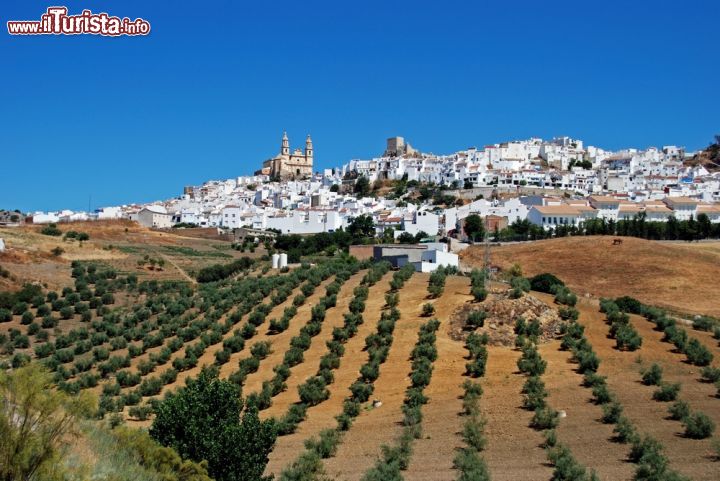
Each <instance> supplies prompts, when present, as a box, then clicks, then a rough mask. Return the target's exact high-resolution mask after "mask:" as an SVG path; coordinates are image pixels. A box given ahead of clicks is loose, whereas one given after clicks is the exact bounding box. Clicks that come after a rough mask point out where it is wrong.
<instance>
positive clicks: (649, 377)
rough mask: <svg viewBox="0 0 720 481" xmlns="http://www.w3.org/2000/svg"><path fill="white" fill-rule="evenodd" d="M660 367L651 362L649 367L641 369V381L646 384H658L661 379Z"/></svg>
mask: <svg viewBox="0 0 720 481" xmlns="http://www.w3.org/2000/svg"><path fill="white" fill-rule="evenodd" d="M662 373H663V372H662V367H660V366H659V365H658V364H657V363H653V365H652V366H650V368H649V369H647V370H646V371H643V373H642V382H643V384H645V385H646V386H658V385H659V384H660V382H661V381H662Z"/></svg>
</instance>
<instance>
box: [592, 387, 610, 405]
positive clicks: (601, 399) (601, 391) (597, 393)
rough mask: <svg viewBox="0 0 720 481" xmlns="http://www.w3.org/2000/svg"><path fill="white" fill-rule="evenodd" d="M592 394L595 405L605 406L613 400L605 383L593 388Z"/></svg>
mask: <svg viewBox="0 0 720 481" xmlns="http://www.w3.org/2000/svg"><path fill="white" fill-rule="evenodd" d="M592 394H593V397H594V398H595V399H594V401H595V404H607V403H609V402H611V401H612V400H613V397H612V394H611V393H610V390H609V389H608V387H607V384H605V383H603V384H598V385H597V386H595V387H594V388H593V389H592Z"/></svg>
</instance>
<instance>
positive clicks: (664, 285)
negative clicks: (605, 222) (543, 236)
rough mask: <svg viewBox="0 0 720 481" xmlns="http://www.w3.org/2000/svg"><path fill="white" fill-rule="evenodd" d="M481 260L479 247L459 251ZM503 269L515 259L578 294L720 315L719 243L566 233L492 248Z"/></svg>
mask: <svg viewBox="0 0 720 481" xmlns="http://www.w3.org/2000/svg"><path fill="white" fill-rule="evenodd" d="M461 258H462V261H463V262H464V263H465V264H467V265H470V266H480V265H482V259H483V249H482V247H481V246H472V247H470V248H468V249H467V250H466V251H464V252H463V253H462V254H461ZM491 261H492V262H493V263H494V264H497V265H498V266H500V267H501V268H502V269H507V268H509V267H510V266H511V265H512V264H514V263H518V264H520V266H521V267H522V269H523V272H524V274H525V275H526V276H532V275H535V274H539V273H542V272H552V273H553V274H555V275H557V276H558V277H559V278H560V279H562V280H563V281H565V282H566V283H567V284H568V285H569V286H570V287H571V288H572V289H573V290H575V291H576V292H578V294H580V295H584V294H587V293H589V294H591V295H592V296H596V297H600V296H605V297H609V296H613V297H615V296H621V295H629V296H633V297H637V298H638V299H640V300H641V301H643V302H645V303H648V304H654V305H658V306H663V307H666V308H670V309H675V310H679V311H683V312H689V313H696V314H709V315H714V316H718V315H720V305H718V303H717V301H716V297H715V296H716V293H717V276H718V275H719V274H720V243H719V242H708V243H700V244H684V243H683V244H681V243H667V242H655V241H647V240H644V239H636V238H631V237H624V238H623V243H622V244H621V245H613V238H611V237H603V236H589V237H568V238H561V239H550V240H544V241H537V242H529V243H525V244H513V245H505V246H500V247H495V248H493V249H492V253H491Z"/></svg>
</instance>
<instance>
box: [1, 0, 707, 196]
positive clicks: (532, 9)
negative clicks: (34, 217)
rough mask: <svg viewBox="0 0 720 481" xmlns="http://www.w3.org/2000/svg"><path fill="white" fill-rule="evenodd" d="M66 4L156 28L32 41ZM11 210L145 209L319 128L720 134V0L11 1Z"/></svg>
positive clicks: (323, 143) (6, 181) (339, 139)
mask: <svg viewBox="0 0 720 481" xmlns="http://www.w3.org/2000/svg"><path fill="white" fill-rule="evenodd" d="M55 4H60V5H63V4H64V5H67V6H68V8H69V9H70V13H80V11H81V10H82V9H83V8H90V9H92V10H93V11H94V12H102V11H105V12H108V13H109V14H112V15H117V16H120V17H124V16H127V17H130V18H132V19H134V18H136V17H143V18H145V19H147V20H148V21H150V23H151V25H152V33H151V34H150V35H149V36H147V37H130V38H128V37H123V38H105V37H98V36H91V35H82V36H38V37H30V36H18V37H11V36H10V35H8V34H7V29H6V27H5V22H6V21H7V20H26V19H30V20H34V19H39V17H40V15H41V14H42V13H43V12H44V11H45V9H46V8H47V7H48V6H50V5H55ZM0 12H2V32H0V59H1V62H2V63H1V67H0V68H1V69H2V74H0V96H1V101H2V104H1V105H2V106H1V107H0V112H1V115H0V165H1V166H2V171H1V173H0V208H13V209H14V208H19V209H23V210H35V209H41V210H48V209H60V208H71V209H84V208H87V205H88V197H89V196H90V195H92V204H93V207H98V206H103V205H117V204H121V203H130V202H134V201H137V202H144V201H152V200H155V199H163V198H169V197H173V196H177V195H179V194H180V193H181V190H182V187H183V185H187V184H199V183H201V182H203V181H204V180H208V179H222V178H229V177H234V176H237V175H243V174H249V173H251V172H252V171H253V170H255V169H256V168H258V166H259V165H260V163H261V162H262V161H263V160H264V159H266V158H268V157H270V156H272V155H274V154H275V153H276V152H277V151H278V149H279V142H280V137H281V134H282V131H283V130H284V129H285V130H287V131H288V134H289V136H290V140H291V145H292V146H293V147H294V146H301V144H302V142H303V140H304V138H305V135H306V134H307V133H311V134H312V136H313V140H314V143H315V152H316V159H317V160H316V167H318V168H322V167H332V166H336V165H340V164H342V163H344V162H346V161H348V160H349V159H352V158H369V157H370V156H373V155H377V154H380V153H381V152H382V151H383V148H384V142H385V139H386V138H387V137H389V136H393V135H402V136H404V137H405V138H406V139H408V140H409V141H410V142H411V143H412V144H413V145H414V146H415V147H417V148H419V149H421V150H423V151H431V152H436V153H449V152H453V151H455V150H459V149H463V148H466V147H468V146H471V145H477V146H481V145H484V144H487V143H493V142H500V141H504V140H511V139H519V138H527V137H530V136H542V137H545V138H550V137H552V136H556V135H570V136H575V137H579V138H582V139H584V140H585V141H586V142H588V143H591V144H593V145H598V146H601V147H606V148H612V149H615V148H622V147H630V146H632V147H639V148H644V147H647V146H650V145H658V146H659V145H663V144H679V145H684V146H686V147H687V148H688V149H691V150H692V149H698V148H701V147H704V146H706V145H707V144H708V143H709V141H710V140H711V139H712V136H713V134H716V133H719V131H720V122H719V121H718V112H720V95H719V94H720V83H719V82H720V81H719V80H718V79H719V78H720V66H719V65H720V62H718V51H719V50H718V47H719V46H720V40H718V21H719V19H720V2H717V1H715V0H707V1H676V2H666V1H652V2H650V1H637V2H636V1H632V2H630V1H627V0H625V1H622V2H615V1H595V2H586V1H580V2H578V1H566V2H555V1H544V2H538V1H502V2H500V1H495V2H478V1H470V0H467V1H452V0H444V1H433V2H424V1H417V0H416V1H406V2H397V1H392V0H385V1H375V0H369V1H368V0H366V1H362V2H352V4H351V2H345V1H337V0H335V1H332V2H329V1H311V0H307V1H293V2H280V1H274V2H265V1H262V2H231V1H202V2H192V3H191V2H182V1H156V0H152V1H150V0H143V1H139V0H123V1H116V2H108V1H94V0H86V1H84V2H78V1H69V2H54V1H50V2H38V1H35V0H10V1H8V0H5V1H3V2H2V6H0Z"/></svg>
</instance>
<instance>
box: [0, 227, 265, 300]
mask: <svg viewBox="0 0 720 481" xmlns="http://www.w3.org/2000/svg"><path fill="white" fill-rule="evenodd" d="M42 227H43V226H39V225H27V226H23V227H18V228H0V238H3V239H5V242H6V245H7V251H6V252H5V253H3V254H0V265H2V266H3V267H4V268H5V269H7V270H8V271H9V272H10V273H11V274H12V277H11V278H9V279H6V278H2V279H1V280H0V288H1V289H3V290H13V289H17V288H18V287H19V286H20V285H22V284H23V283H24V282H38V283H40V284H43V285H46V286H47V287H48V288H50V289H55V290H57V289H60V288H62V287H64V286H67V285H70V284H71V283H72V279H71V278H70V263H71V262H72V261H74V260H83V261H86V260H93V261H98V262H102V263H104V264H107V265H109V266H112V267H114V268H115V269H117V270H118V271H120V272H126V273H135V274H137V275H138V276H139V277H140V278H141V280H142V279H157V280H183V281H186V280H188V276H189V275H190V276H191V275H192V273H194V272H197V271H198V270H199V269H201V268H203V267H206V266H208V265H211V264H216V263H224V262H231V261H232V260H233V259H236V258H239V257H242V256H249V257H259V256H261V255H262V254H263V253H264V252H265V251H264V249H263V248H262V247H260V248H258V249H257V250H256V251H255V253H249V252H246V253H241V252H238V251H235V250H232V249H231V248H230V242H228V241H223V240H216V239H206V238H201V237H185V236H183V235H182V232H178V233H175V232H160V231H154V230H151V229H147V228H145V227H142V226H140V225H139V224H137V223H135V222H130V221H119V220H118V221H96V222H72V223H63V224H58V227H59V228H60V230H61V231H62V232H68V231H71V230H74V231H77V232H86V233H88V234H89V235H90V240H89V241H85V242H82V243H80V242H78V241H75V240H63V238H62V237H52V236H47V235H43V234H41V233H40V230H41V229H42ZM56 247H60V248H62V249H63V251H64V252H63V253H62V254H61V255H60V256H54V255H53V254H52V253H51V251H52V250H53V249H54V248H56ZM145 256H149V257H150V258H153V259H163V260H164V261H165V266H164V268H162V269H155V270H151V269H149V268H147V267H140V266H139V265H138V261H139V260H141V259H143V258H144V257H145Z"/></svg>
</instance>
